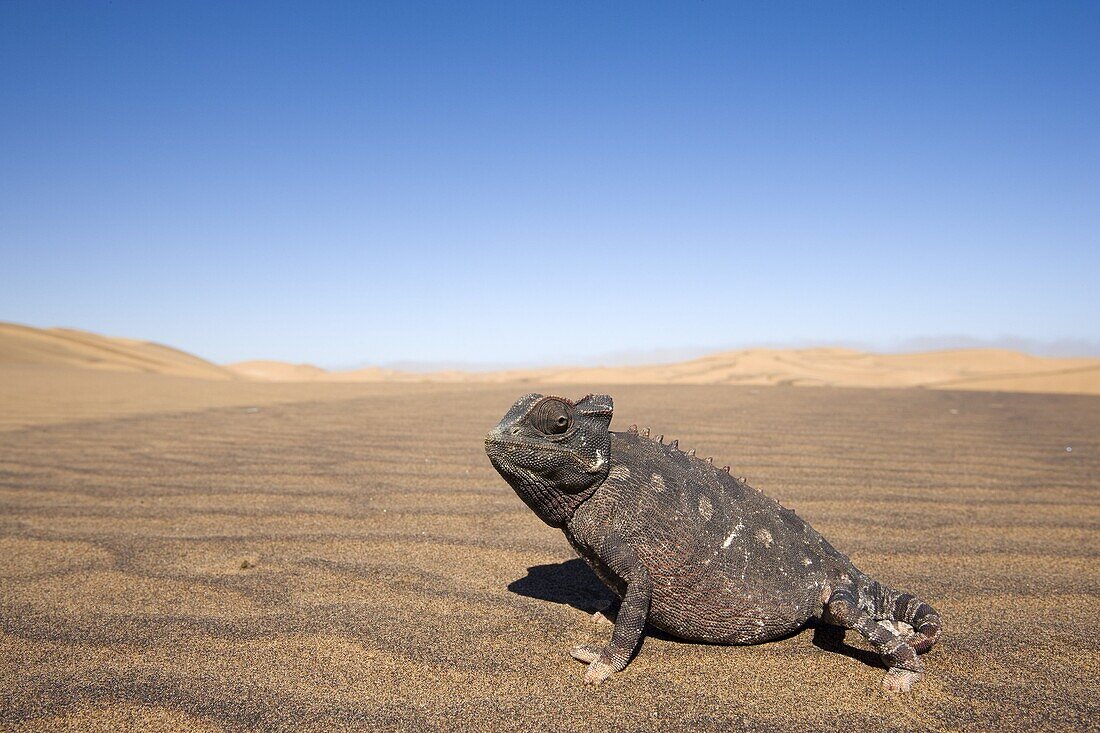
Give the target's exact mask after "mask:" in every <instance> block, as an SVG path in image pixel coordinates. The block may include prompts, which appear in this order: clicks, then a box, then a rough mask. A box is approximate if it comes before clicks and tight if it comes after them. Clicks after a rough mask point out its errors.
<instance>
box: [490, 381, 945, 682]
mask: <svg viewBox="0 0 1100 733" xmlns="http://www.w3.org/2000/svg"><path fill="white" fill-rule="evenodd" d="M611 412H612V401H611V398H610V397H607V396H604V395H596V396H593V395H589V396H588V397H585V398H584V399H582V400H580V401H578V402H577V403H575V404H574V403H572V402H570V401H569V400H565V399H564V398H560V397H543V396H542V395H527V396H526V397H523V398H521V399H520V400H519V401H518V402H516V404H515V405H514V406H513V407H512V409H511V410H509V412H508V414H506V415H505V417H504V419H503V420H502V421H501V423H500V424H499V425H498V426H497V427H496V428H494V430H493V431H491V432H490V434H489V436H488V437H487V438H486V452H487V453H488V454H489V457H490V460H492V462H493V465H494V466H495V467H496V468H497V470H498V471H499V472H500V473H501V475H502V476H503V477H504V478H505V480H506V481H508V483H509V484H510V485H511V486H512V487H513V488H514V489H515V490H516V492H517V493H518V494H519V495H520V497H521V498H523V500H524V501H525V502H526V503H527V504H528V506H530V507H531V508H532V509H533V510H534V511H535V513H536V514H537V515H538V516H539V517H540V518H541V519H543V521H545V522H546V523H547V524H550V525H551V526H555V527H558V528H560V529H562V531H563V532H564V533H565V536H566V538H567V539H568V540H569V543H570V544H571V545H572V546H573V548H574V549H575V550H576V551H577V553H578V554H579V555H580V556H581V557H582V558H584V560H585V562H587V563H588V565H589V566H590V567H591V568H592V569H593V571H594V572H595V573H596V575H597V576H599V578H600V579H601V580H602V581H603V582H604V583H606V584H607V585H608V587H610V588H611V589H612V590H613V591H614V592H615V593H616V594H617V595H618V596H619V597H620V598H621V599H622V603H621V606H620V609H619V612H618V614H617V616H616V620H615V628H614V631H613V633H612V637H611V641H610V643H609V644H607V645H606V646H604V647H602V648H601V647H593V646H580V647H576V648H575V649H573V650H572V655H573V656H574V657H575V658H577V659H579V660H581V661H583V662H585V663H587V664H588V665H589V666H588V670H587V671H586V673H585V678H584V679H585V682H586V683H589V684H598V683H600V682H602V681H603V680H605V679H607V678H608V677H609V676H611V674H613V673H614V672H618V671H621V670H622V669H624V668H625V667H626V665H627V663H628V662H629V661H630V659H631V657H632V656H633V654H634V653H635V651H636V649H637V647H638V645H639V642H640V640H641V636H642V632H643V630H644V628H645V625H646V624H647V623H648V624H651V625H652V626H654V627H656V628H658V629H661V630H663V631H666V632H668V633H670V634H673V635H675V636H678V637H681V638H684V639H689V640H696V641H704V642H711V643H723V644H754V643H758V642H763V641H768V640H771V639H776V638H779V637H782V636H785V635H787V634H790V633H792V632H794V631H796V630H798V629H799V628H801V627H802V626H804V625H805V624H806V623H807V622H808V621H809V620H810V619H811V618H816V619H820V620H821V621H822V622H824V623H829V624H834V625H837V626H840V627H842V628H844V629H855V630H856V631H859V632H860V633H861V634H863V635H864V636H865V637H866V638H867V640H868V641H869V642H870V643H871V644H872V645H873V646H874V647H875V649H876V650H877V651H878V652H879V654H880V655H881V656H882V659H883V661H884V663H885V664H886V666H887V668H888V671H887V674H886V676H885V677H884V678H883V682H882V685H883V688H884V689H885V690H887V691H890V692H906V691H908V690H909V689H910V687H911V686H912V684H913V683H914V682H916V681H918V680H919V679H920V678H921V676H922V675H923V665H922V663H921V660H920V658H919V657H918V652H923V651H926V650H927V649H929V648H930V647H931V646H932V644H933V643H935V641H936V639H938V638H939V635H940V631H941V624H940V619H939V616H938V615H937V614H936V612H935V611H934V610H933V609H932V607H931V606H929V605H928V604H926V603H923V602H921V601H920V600H918V599H916V598H915V597H914V596H912V595H910V594H907V593H900V592H898V591H895V590H892V589H890V588H888V587H886V586H884V585H881V584H879V583H878V582H876V581H874V580H872V579H871V578H870V577H868V576H867V575H865V574H864V573H862V572H860V571H859V570H858V569H857V568H856V567H855V566H854V565H852V563H851V561H850V560H849V559H848V558H847V557H846V556H844V555H843V554H841V553H840V552H838V551H837V550H836V549H834V548H833V546H832V545H830V544H829V543H828V542H827V541H826V540H825V539H824V538H823V537H822V536H821V535H820V534H818V533H817V532H816V531H815V530H814V529H813V528H812V527H810V525H808V524H807V523H806V522H804V521H803V520H802V519H800V518H799V517H798V516H797V515H796V514H795V513H794V512H792V511H791V510H789V509H785V508H784V507H782V506H780V505H779V503H778V502H776V501H775V500H774V499H771V498H769V497H767V496H765V495H764V494H762V493H760V492H759V491H757V490H756V489H754V488H752V487H750V486H748V485H747V484H745V483H744V482H743V481H740V480H738V479H735V478H733V477H732V476H730V475H729V467H728V466H727V467H725V468H723V469H718V468H715V467H714V465H713V464H712V463H711V462H710V460H709V459H707V460H705V461H704V460H701V459H699V458H696V457H695V456H694V451H693V452H692V453H690V454H688V453H684V452H682V451H680V449H679V447H678V445H677V443H676V442H675V441H673V442H672V443H670V444H668V445H665V444H664V442H663V440H662V438H661V437H658V438H657V439H655V440H650V439H649V437H648V430H646V431H644V432H643V433H642V434H641V435H639V434H638V433H637V430H636V429H635V428H633V427H632V428H631V430H630V431H628V432H626V433H618V432H611V431H610V430H609V425H610V420H611Z"/></svg>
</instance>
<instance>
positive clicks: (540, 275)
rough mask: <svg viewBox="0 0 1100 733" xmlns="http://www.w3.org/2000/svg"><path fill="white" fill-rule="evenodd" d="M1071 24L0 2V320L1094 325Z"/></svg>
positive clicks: (753, 340)
mask: <svg viewBox="0 0 1100 733" xmlns="http://www.w3.org/2000/svg"><path fill="white" fill-rule="evenodd" d="M1097 37H1100V5H1096V4H1090V3H1073V2H1070V3H1058V4H1043V5H1029V4H1001V5H997V6H989V5H980V4H969V3H951V4H921V5H913V6H882V5H875V4H865V5H856V6H843V7H829V6H822V5H819V4H814V3H794V4H787V5H782V6H780V5H774V4H768V5H760V6H747V7H746V6H718V5H706V4H700V5H690V6H683V5H680V4H641V5H638V4H631V5H614V4H612V5H600V6H589V5H582V4H555V5H553V6H545V7H530V6H518V5H514V4H506V3H501V4H491V3H485V4H463V5H460V6H459V5H455V6H452V5H447V4H433V3H427V4H423V3H412V4H400V5H397V6H388V5H360V4H353V3H329V4H320V5H319V4H310V5H301V4H295V3H270V4H264V5H262V6H253V5H248V4H224V3H212V2H196V3H187V4H176V3H154V4H145V3H136V2H116V3H111V4H102V3H77V2H57V3H52V2H51V3H29V2H28V3H20V2H11V3H3V4H0V84H2V85H3V89H4V90H5V93H4V94H3V95H0V110H2V111H3V112H4V114H3V115H0V135H2V139H3V140H4V141H5V143H6V145H5V154H4V165H3V166H0V185H3V188H4V190H5V196H3V197H0V222H3V226H2V227H0V319H3V320H10V321H14V322H18V323H26V324H29V325H33V326H40V327H49V326H68V327H74V328H80V329H85V330H89V331H93V332H97V333H103V334H109V335H117V336H124V337H129V338H138V339H144V340H150V341H156V342H159V343H164V344H167V345H170V346H173V347H176V348H179V349H183V350H186V351H188V352H191V353H194V354H196V355H199V356H202V357H203V358H205V359H209V360H211V361H214V362H216V363H220V364H225V363H232V362H238V361H243V360H249V359H271V360H279V361H286V362H292V363H299V362H308V363H314V364H317V365H319V366H323V367H325V368H350V367H354V366H363V365H366V364H372V365H393V364H395V363H403V364H414V365H426V364H436V365H438V364H441V363H462V364H475V365H495V366H502V365H503V366H511V365H533V364H538V365H543V364H550V363H554V364H560V363H565V362H567V361H568V362H569V363H582V364H583V363H593V362H594V361H596V360H600V359H607V358H621V357H622V356H623V355H624V354H625V355H628V356H629V355H633V356H631V358H634V357H635V356H638V355H658V356H659V355H662V354H664V355H665V356H668V355H671V354H689V353H690V354H694V355H699V354H701V353H709V352H714V351H720V350H726V349H731V348H740V347H744V346H751V345H758V344H769V343H770V344H799V345H818V344H834V345H835V344H844V345H855V346H857V347H860V348H869V349H872V350H878V351H889V350H898V348H899V346H898V345H899V344H906V343H921V342H924V343H929V344H934V343H951V340H952V339H955V340H960V339H961V341H958V342H959V343H971V342H972V343H980V344H998V343H1012V344H1025V345H1028V346H1026V347H1025V348H1023V349H1022V350H1025V351H1026V350H1035V349H1038V350H1040V352H1042V351H1043V350H1046V351H1047V352H1049V353H1051V354H1052V355H1064V354H1065V353H1067V352H1066V350H1067V349H1069V350H1073V349H1085V350H1087V352H1088V353H1086V354H1081V355H1089V354H1092V355H1096V354H1100V348H1098V346H1097V345H1098V344H1100V319H1098V318H1097V315H1098V314H1100V295H1098V294H1097V288H1096V279H1097V277H1096V273H1097V272H1100V206H1098V205H1097V202H1098V201H1100V95H1097V94H1096V90H1097V89H1098V88H1100V44H1097V43H1096V38H1097ZM930 334H931V335H930ZM936 334H943V335H940V336H937V335H936ZM951 334H966V335H965V336H952V335H951ZM1006 334H1007V335H1006ZM922 340H923V341H922ZM1014 348H1019V347H1018V346H1017V347H1014ZM903 350H904V349H903ZM917 350H919V349H917ZM616 355H618V357H616Z"/></svg>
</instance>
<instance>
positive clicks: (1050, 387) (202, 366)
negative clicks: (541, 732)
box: [0, 322, 1100, 394]
mask: <svg viewBox="0 0 1100 733" xmlns="http://www.w3.org/2000/svg"><path fill="white" fill-rule="evenodd" d="M30 366H37V367H44V368H82V369H99V370H108V371H124V372H125V371H130V372H141V373H146V374H162V375H170V376H177V377H191V378H196V379H207V380H219V381H223V380H232V379H244V380H249V381H257V382H317V383H347V382H434V383H455V382H460V383H467V382H468V383H474V382H483V383H501V382H514V383H525V382H543V383H559V384H584V383H601V384H742V385H757V386H759V385H790V386H836V387H879V388H910V387H919V388H925V389H968V390H985V391H1005V392H1051V393H1067V394H1100V358H1097V357H1071V358H1052V357H1043V356H1035V355H1032V354H1027V353H1023V352H1020V351H1013V350H1008V349H991V348H971V349H942V350H936V351H925V352H913V353H902V354H882V353H871V352H864V351H858V350H855V349H846V348H838V347H817V348H800V349H773V348H750V349H740V350H733V351H720V352H717V353H713V354H709V355H706V356H701V357H698V358H694V359H690V360H687V361H682V362H674V363H658V364H636V365H621V366H568V365H559V366H546V367H536V368H528V369H515V368H511V369H500V370H489V371H461V370H446V371H436V372H421V371H402V370H396V369H387V368H383V367H366V368H361V369H353V370H347V371H330V370H326V369H323V368H321V367H318V366H315V365H312V364H308V363H299V364H292V363H287V362H280V361H273V360H250V361H243V362H235V363H230V364H220V365H219V364H215V363H213V362H210V361H207V360H205V359H202V358H201V357H198V356H195V355H193V354H189V353H187V352H185V351H181V350H179V349H176V348H173V347H171V346H168V345H164V344H158V343H153V342H148V341H141V340H136V339H129V338H121V337H111V336H103V335H100V334H96V333H91V332H88V331H82V330H79V329H71V328H60V327H55V328H46V329H42V328H34V327H31V326H24V325H21V324H15V323H5V322H0V368H4V367H30Z"/></svg>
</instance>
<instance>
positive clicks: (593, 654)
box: [569, 644, 602, 664]
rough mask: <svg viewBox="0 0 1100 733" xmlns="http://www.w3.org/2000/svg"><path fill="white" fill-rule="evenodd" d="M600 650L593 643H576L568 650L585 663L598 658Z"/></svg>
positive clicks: (574, 657)
mask: <svg viewBox="0 0 1100 733" xmlns="http://www.w3.org/2000/svg"><path fill="white" fill-rule="evenodd" d="M601 651H602V650H601V649H600V648H599V647H598V646H595V645H593V644H578V645H577V646H575V647H573V648H572V649H570V650H569V654H570V655H571V656H572V657H573V659H576V660H577V661H578V662H584V663H585V664H591V663H592V662H595V661H596V660H597V659H599V658H600V652H601Z"/></svg>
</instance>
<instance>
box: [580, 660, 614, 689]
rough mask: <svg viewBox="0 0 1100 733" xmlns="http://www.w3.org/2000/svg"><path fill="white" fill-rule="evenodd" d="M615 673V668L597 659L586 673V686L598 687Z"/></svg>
mask: <svg viewBox="0 0 1100 733" xmlns="http://www.w3.org/2000/svg"><path fill="white" fill-rule="evenodd" d="M614 673H615V668H614V667H612V666H611V665H610V664H608V663H607V662H601V661H600V660H599V659H597V660H596V661H594V662H592V663H591V664H589V665H588V669H587V670H586V671H585V673H584V684H586V685H598V684H600V683H601V682H603V681H604V680H606V679H607V678H608V677H610V676H611V675H612V674H614Z"/></svg>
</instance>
